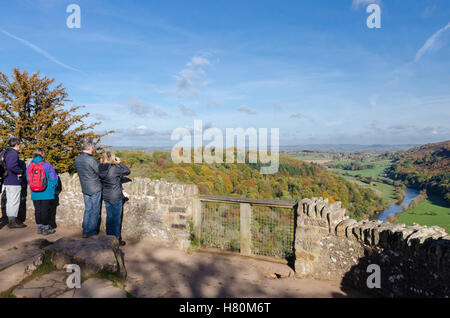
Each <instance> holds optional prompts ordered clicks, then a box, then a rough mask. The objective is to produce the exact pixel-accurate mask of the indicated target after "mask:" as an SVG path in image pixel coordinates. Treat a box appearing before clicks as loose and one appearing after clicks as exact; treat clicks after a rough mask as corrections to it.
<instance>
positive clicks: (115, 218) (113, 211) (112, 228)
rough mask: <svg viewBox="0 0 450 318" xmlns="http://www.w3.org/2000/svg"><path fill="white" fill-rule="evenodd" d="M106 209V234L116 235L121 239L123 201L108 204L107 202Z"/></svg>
mask: <svg viewBox="0 0 450 318" xmlns="http://www.w3.org/2000/svg"><path fill="white" fill-rule="evenodd" d="M105 207H106V234H107V235H114V236H115V237H117V238H118V239H119V240H120V239H121V228H122V200H120V201H114V202H108V201H105Z"/></svg>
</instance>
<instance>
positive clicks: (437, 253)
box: [295, 198, 450, 297]
mask: <svg viewBox="0 0 450 318" xmlns="http://www.w3.org/2000/svg"><path fill="white" fill-rule="evenodd" d="M297 215H298V216H297V229H296V236H295V255H296V261H295V271H296V275H297V276H298V277H312V278H317V279H330V280H339V281H341V282H342V284H343V285H344V286H349V287H353V288H355V287H356V288H357V289H358V290H360V291H364V292H367V293H377V294H379V295H381V296H387V297H449V295H450V235H448V234H447V233H446V231H445V230H444V229H442V228H440V227H438V226H432V227H427V226H419V225H414V226H405V225H404V224H390V223H382V222H381V221H369V220H363V221H360V222H357V221H356V220H352V219H349V218H348V217H346V216H345V209H342V208H341V206H340V203H339V202H337V203H334V204H329V203H328V201H327V200H324V199H322V198H314V199H312V200H310V199H304V200H302V201H301V202H300V203H299V205H298V211H297ZM370 264H377V265H379V266H380V269H381V271H380V273H381V288H380V289H377V288H374V289H369V288H368V286H367V278H368V277H369V276H370V275H371V274H372V272H371V271H370V272H367V267H368V266H369V265H370Z"/></svg>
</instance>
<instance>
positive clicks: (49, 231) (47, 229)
mask: <svg viewBox="0 0 450 318" xmlns="http://www.w3.org/2000/svg"><path fill="white" fill-rule="evenodd" d="M55 232H56V231H55V230H54V229H52V228H51V227H48V228H45V229H42V235H50V234H53V233H55Z"/></svg>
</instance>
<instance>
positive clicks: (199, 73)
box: [174, 56, 211, 91]
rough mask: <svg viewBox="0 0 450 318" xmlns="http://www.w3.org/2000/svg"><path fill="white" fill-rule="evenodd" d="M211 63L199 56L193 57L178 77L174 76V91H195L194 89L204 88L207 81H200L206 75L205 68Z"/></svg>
mask: <svg viewBox="0 0 450 318" xmlns="http://www.w3.org/2000/svg"><path fill="white" fill-rule="evenodd" d="M209 65H211V63H210V62H209V60H208V59H206V58H204V57H200V56H194V57H193V58H192V59H191V60H190V61H189V62H188V63H187V64H186V68H184V69H182V70H181V71H180V72H179V73H178V75H175V76H174V77H175V80H176V89H177V90H178V91H181V90H184V89H195V88H196V87H204V86H206V85H207V83H208V82H207V81H204V80H202V79H203V78H204V76H205V75H206V72H205V69H204V67H205V66H209Z"/></svg>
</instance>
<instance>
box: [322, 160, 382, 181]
mask: <svg viewBox="0 0 450 318" xmlns="http://www.w3.org/2000/svg"><path fill="white" fill-rule="evenodd" d="M351 161H352V160H339V161H332V162H330V164H335V163H347V164H349V163H351ZM364 163H372V164H375V167H374V168H372V169H364V170H354V171H352V170H344V169H330V170H331V171H333V172H336V173H339V174H344V173H348V174H350V175H357V174H359V175H361V176H363V177H374V178H377V177H378V176H379V175H380V174H381V173H383V172H384V170H385V169H386V168H388V167H390V166H391V161H390V160H379V161H370V162H364Z"/></svg>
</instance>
